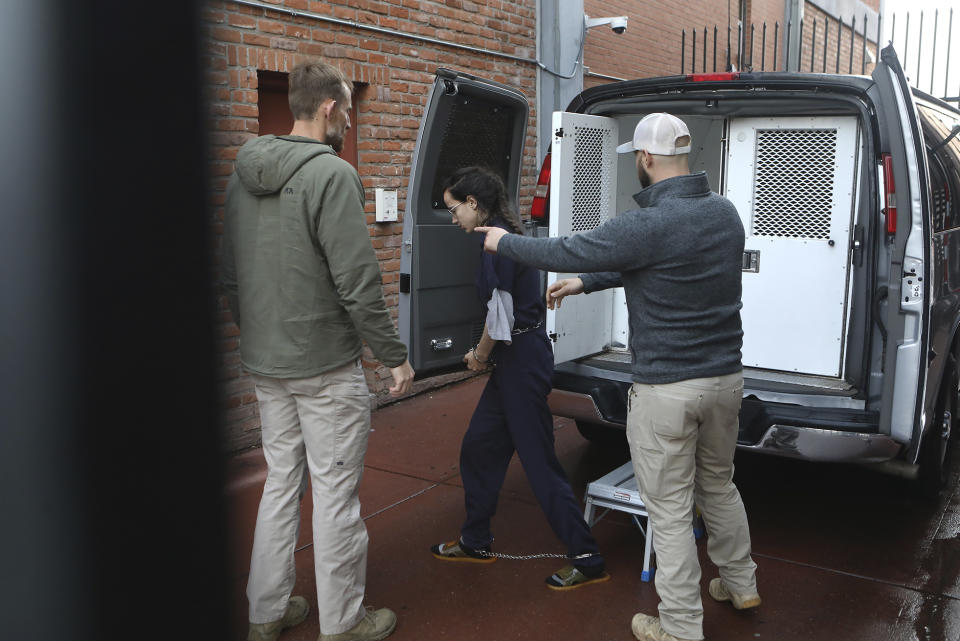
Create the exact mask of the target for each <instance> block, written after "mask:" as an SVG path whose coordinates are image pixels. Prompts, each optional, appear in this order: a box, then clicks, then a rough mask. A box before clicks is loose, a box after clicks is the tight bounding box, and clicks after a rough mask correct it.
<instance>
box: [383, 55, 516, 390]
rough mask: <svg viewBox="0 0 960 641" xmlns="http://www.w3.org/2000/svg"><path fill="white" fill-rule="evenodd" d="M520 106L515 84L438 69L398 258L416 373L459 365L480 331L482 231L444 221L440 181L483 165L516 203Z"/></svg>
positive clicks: (405, 333)
mask: <svg viewBox="0 0 960 641" xmlns="http://www.w3.org/2000/svg"><path fill="white" fill-rule="evenodd" d="M527 111H528V109H527V99H526V98H525V97H524V96H523V94H522V93H520V92H518V91H517V90H515V89H512V88H510V87H507V86H505V85H500V84H498V83H495V82H492V81H489V80H484V79H482V78H477V77H475V76H469V75H466V74H462V73H457V72H454V71H450V70H446V69H441V70H439V71H438V72H437V76H436V79H435V81H434V85H433V87H432V89H431V90H430V94H429V95H428V97H427V106H426V110H425V112H424V116H423V119H422V120H421V122H420V132H419V133H418V135H417V143H416V147H415V148H414V153H413V160H412V166H411V172H410V183H409V187H408V189H407V199H406V211H405V214H404V219H403V250H402V253H401V262H400V271H401V275H400V279H401V280H400V318H399V323H398V325H399V330H400V337H401V339H402V340H403V341H404V342H405V343H406V344H407V347H408V348H409V351H410V363H411V365H413V368H414V369H415V370H416V371H417V374H418V375H419V374H425V373H427V372H431V371H436V370H439V369H444V368H452V367H460V366H461V359H462V357H463V355H464V354H465V353H466V352H467V350H469V349H470V347H472V346H473V345H475V344H476V343H477V341H478V340H479V338H480V334H481V332H482V331H483V322H484V310H483V306H482V305H481V302H480V301H479V299H478V297H477V292H476V286H475V278H476V270H477V266H478V264H479V259H480V252H481V244H482V242H483V236H482V235H481V234H465V233H464V232H463V230H462V229H460V228H459V227H457V226H456V225H454V224H453V223H452V222H451V220H450V214H449V212H447V209H446V207H445V206H444V203H443V194H442V193H441V191H440V185H441V184H442V183H443V181H444V180H445V179H446V177H447V176H449V175H450V174H451V173H452V172H454V171H456V170H457V169H459V168H461V167H467V166H470V165H484V166H486V167H489V168H490V169H493V170H494V171H496V172H498V173H499V174H500V175H501V177H502V178H503V180H504V183H505V184H506V186H507V194H508V195H509V196H510V198H511V199H512V201H513V204H514V206H516V202H517V194H518V191H519V186H520V161H521V159H522V158H523V145H524V142H525V139H526V129H527Z"/></svg>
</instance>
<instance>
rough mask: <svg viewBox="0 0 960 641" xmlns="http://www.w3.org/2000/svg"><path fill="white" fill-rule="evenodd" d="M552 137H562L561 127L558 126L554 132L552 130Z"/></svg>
mask: <svg viewBox="0 0 960 641" xmlns="http://www.w3.org/2000/svg"><path fill="white" fill-rule="evenodd" d="M553 137H554V138H563V127H560V128H559V129H557V130H556V131H555V132H553Z"/></svg>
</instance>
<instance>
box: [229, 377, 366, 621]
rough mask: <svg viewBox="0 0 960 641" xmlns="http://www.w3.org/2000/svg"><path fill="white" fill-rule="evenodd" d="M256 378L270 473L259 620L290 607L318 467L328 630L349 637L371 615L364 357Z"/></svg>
mask: <svg viewBox="0 0 960 641" xmlns="http://www.w3.org/2000/svg"><path fill="white" fill-rule="evenodd" d="M253 378H254V382H255V384H256V392H257V400H258V401H259V404H260V422H261V425H262V430H263V454H264V456H265V457H266V459H267V468H268V470H267V481H266V483H265V484H264V487H263V498H262V499H261V500H260V509H259V512H258V513H257V527H256V531H255V533H254V540H253V557H252V559H251V561H250V578H249V580H248V582H247V598H248V600H249V602H250V622H251V623H268V622H271V621H276V620H278V619H280V618H282V617H283V613H284V611H285V610H286V607H287V601H288V600H289V599H290V593H291V591H292V590H293V585H294V580H295V574H296V569H295V565H294V549H295V547H296V543H297V536H298V534H299V530H300V498H301V497H302V496H303V493H304V490H305V489H306V474H307V468H308V469H309V476H310V485H311V487H312V493H313V561H314V569H315V571H316V577H317V605H318V607H317V611H318V613H319V617H320V631H321V632H322V633H323V634H339V633H341V632H344V631H346V630H349V629H350V628H352V627H353V626H354V625H356V624H357V622H359V621H360V619H361V618H363V615H364V613H365V611H364V608H363V594H364V589H365V587H366V571H367V529H366V527H365V526H364V524H363V520H362V519H361V518H360V501H359V498H358V490H359V486H360V477H361V475H362V474H363V458H364V455H365V454H366V452H367V438H368V436H369V433H370V400H369V395H368V391H367V384H366V382H365V380H364V377H363V372H362V370H361V369H360V365H359V363H357V362H354V363H350V364H348V365H345V366H343V367H340V368H338V369H336V370H333V371H331V372H327V373H324V374H321V375H319V376H314V377H312V378H303V379H277V378H267V377H264V376H254V377H253Z"/></svg>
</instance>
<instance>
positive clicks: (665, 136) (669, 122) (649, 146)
mask: <svg viewBox="0 0 960 641" xmlns="http://www.w3.org/2000/svg"><path fill="white" fill-rule="evenodd" d="M681 136H688V137H689V136H690V130H689V129H687V125H686V123H684V122H683V121H682V120H680V119H679V118H677V117H676V116H671V115H670V114H666V113H655V114H648V115H646V116H644V117H643V120H641V121H640V122H638V123H637V128H636V129H634V130H633V140H631V141H629V142H625V143H623V144H622V145H620V146H618V147H617V153H618V154H628V153H630V152H632V151H640V150H641V149H642V150H644V151H646V152H647V153H648V154H656V155H658V156H676V155H679V154H688V153H690V145H689V144H688V145H685V146H683V147H677V138H680V137H681Z"/></svg>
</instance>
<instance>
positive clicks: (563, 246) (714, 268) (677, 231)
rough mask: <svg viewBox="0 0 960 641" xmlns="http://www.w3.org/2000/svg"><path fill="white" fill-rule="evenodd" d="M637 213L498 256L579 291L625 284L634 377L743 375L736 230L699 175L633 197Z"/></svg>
mask: <svg viewBox="0 0 960 641" xmlns="http://www.w3.org/2000/svg"><path fill="white" fill-rule="evenodd" d="M634 200H635V201H636V202H637V205H638V206H639V208H638V209H633V210H630V211H626V212H624V213H622V214H620V215H619V216H616V217H615V218H612V219H610V220H608V221H607V222H606V223H604V224H603V225H600V226H599V227H597V228H596V229H593V230H591V231H588V232H584V233H582V234H576V235H574V236H569V237H565V238H529V237H524V236H517V235H513V234H510V235H507V236H504V237H503V238H502V239H501V240H500V245H499V248H498V251H499V252H500V253H502V254H503V255H504V256H509V257H510V258H513V259H514V260H517V261H520V262H523V263H526V264H528V265H532V266H534V267H538V268H540V269H543V270H550V271H555V272H584V273H582V274H581V275H580V277H581V278H582V279H583V284H584V291H585V292H586V293H590V292H593V291H597V290H601V289H606V288H610V287H619V286H621V285H622V286H623V288H624V291H625V292H626V298H627V310H628V313H629V316H630V351H631V353H632V355H633V371H632V378H633V380H634V381H636V382H638V383H649V384H660V383H673V382H676V381H682V380H689V379H692V378H703V377H709V376H722V375H724V374H732V373H734V372H738V371H740V370H741V369H742V366H741V362H740V348H741V345H742V342H743V330H742V329H741V325H740V307H741V303H740V292H741V285H740V276H741V260H742V256H743V244H744V233H743V224H742V223H741V222H740V216H739V215H738V214H737V210H736V208H735V207H734V206H733V204H732V203H731V202H730V201H729V200H727V199H726V198H724V197H723V196H720V195H718V194H715V193H713V192H711V191H710V186H709V183H708V182H707V177H706V174H704V173H702V172H701V173H698V174H692V175H686V176H677V177H674V178H668V179H666V180H663V181H660V182H658V183H656V184H653V185H651V186H650V187H647V188H646V189H644V190H643V191H641V192H639V193H638V194H636V195H635V196H634Z"/></svg>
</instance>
